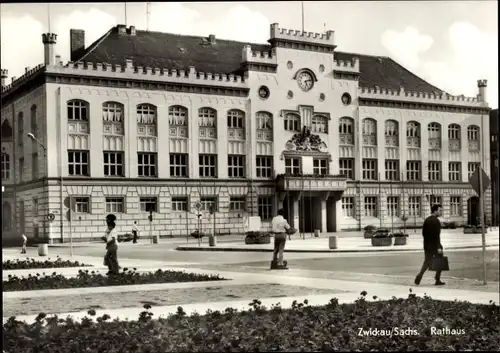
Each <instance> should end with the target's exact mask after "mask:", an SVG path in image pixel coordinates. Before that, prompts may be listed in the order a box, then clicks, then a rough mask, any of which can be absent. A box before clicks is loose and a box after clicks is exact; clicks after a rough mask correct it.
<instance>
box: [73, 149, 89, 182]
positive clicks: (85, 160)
mask: <svg viewBox="0 0 500 353" xmlns="http://www.w3.org/2000/svg"><path fill="white" fill-rule="evenodd" d="M68 174H69V175H71V176H89V175H90V174H89V151H68Z"/></svg>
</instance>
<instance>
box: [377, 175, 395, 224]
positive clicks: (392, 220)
mask: <svg viewBox="0 0 500 353" xmlns="http://www.w3.org/2000/svg"><path fill="white" fill-rule="evenodd" d="M389 188H390V190H391V191H390V193H391V201H393V200H392V180H389ZM379 194H380V193H379ZM393 211H394V210H393V209H392V208H391V231H392V233H394V212H393Z"/></svg>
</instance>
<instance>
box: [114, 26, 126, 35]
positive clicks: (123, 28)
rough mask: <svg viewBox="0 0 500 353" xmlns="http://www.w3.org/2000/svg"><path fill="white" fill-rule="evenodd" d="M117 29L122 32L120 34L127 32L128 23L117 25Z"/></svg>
mask: <svg viewBox="0 0 500 353" xmlns="http://www.w3.org/2000/svg"><path fill="white" fill-rule="evenodd" d="M116 29H117V30H118V34H120V35H124V34H127V26H126V25H117V26H116Z"/></svg>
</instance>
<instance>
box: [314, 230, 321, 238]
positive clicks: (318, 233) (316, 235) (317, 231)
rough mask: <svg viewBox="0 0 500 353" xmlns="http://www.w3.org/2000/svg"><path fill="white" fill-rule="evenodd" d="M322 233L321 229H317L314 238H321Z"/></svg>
mask: <svg viewBox="0 0 500 353" xmlns="http://www.w3.org/2000/svg"><path fill="white" fill-rule="evenodd" d="M320 233H321V232H320V230H319V229H315V230H314V237H315V238H319V235H320Z"/></svg>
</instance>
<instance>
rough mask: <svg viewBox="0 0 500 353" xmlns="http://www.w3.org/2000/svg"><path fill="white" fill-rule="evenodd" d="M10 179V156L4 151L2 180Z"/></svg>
mask: <svg viewBox="0 0 500 353" xmlns="http://www.w3.org/2000/svg"><path fill="white" fill-rule="evenodd" d="M8 179H10V156H9V155H8V154H7V153H2V180H8Z"/></svg>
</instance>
